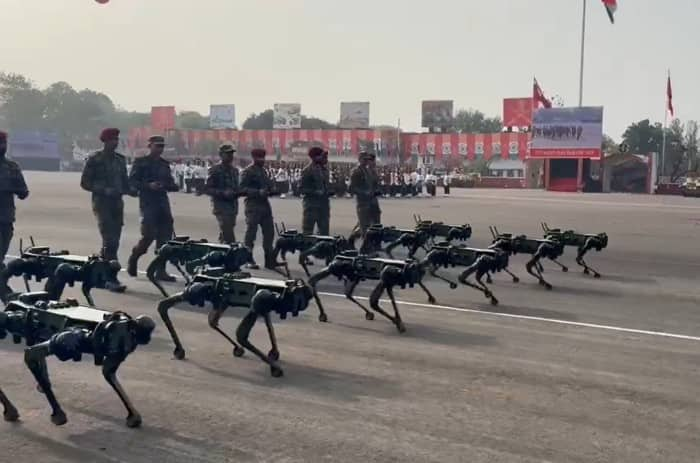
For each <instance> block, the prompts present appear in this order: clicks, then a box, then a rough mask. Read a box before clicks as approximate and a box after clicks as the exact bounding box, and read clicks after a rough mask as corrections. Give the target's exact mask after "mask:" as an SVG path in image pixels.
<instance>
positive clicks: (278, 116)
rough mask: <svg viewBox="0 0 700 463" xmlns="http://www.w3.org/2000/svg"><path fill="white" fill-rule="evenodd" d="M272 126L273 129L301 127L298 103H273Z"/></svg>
mask: <svg viewBox="0 0 700 463" xmlns="http://www.w3.org/2000/svg"><path fill="white" fill-rule="evenodd" d="M272 127H273V128H275V129H299V128H301V105H300V104H299V103H275V106H274V120H273V123H272Z"/></svg>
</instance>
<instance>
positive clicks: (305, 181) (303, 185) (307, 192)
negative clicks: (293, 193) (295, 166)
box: [299, 169, 316, 196]
mask: <svg viewBox="0 0 700 463" xmlns="http://www.w3.org/2000/svg"><path fill="white" fill-rule="evenodd" d="M299 191H301V194H302V195H304V196H313V195H314V194H315V193H316V187H315V185H314V177H313V175H312V172H311V171H310V170H308V169H307V170H303V171H302V172H301V181H300V182H299Z"/></svg>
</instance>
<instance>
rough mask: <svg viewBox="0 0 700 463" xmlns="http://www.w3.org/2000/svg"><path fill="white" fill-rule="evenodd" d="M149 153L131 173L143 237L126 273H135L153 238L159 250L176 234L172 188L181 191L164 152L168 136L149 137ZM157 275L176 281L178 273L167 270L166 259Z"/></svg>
mask: <svg viewBox="0 0 700 463" xmlns="http://www.w3.org/2000/svg"><path fill="white" fill-rule="evenodd" d="M148 148H149V149H150V153H149V154H148V155H147V156H143V157H141V158H137V159H135V160H134V165H133V167H132V168H131V174H129V184H130V185H131V188H132V189H133V190H135V191H138V195H139V209H140V210H141V240H140V241H139V242H138V243H137V244H136V246H134V249H132V251H131V256H130V257H129V264H128V266H127V273H128V274H129V275H131V276H133V277H135V276H136V272H137V264H138V260H139V257H141V256H142V255H144V254H146V252H148V248H149V247H150V246H151V244H152V243H153V241H155V242H156V248H155V249H156V250H158V249H160V247H161V246H163V245H164V244H165V243H166V242H167V241H168V240H169V239H171V238H172V237H173V230H174V227H173V214H172V212H171V211H170V201H169V200H168V192H169V191H178V187H177V185H176V184H175V180H174V179H173V175H172V172H171V171H170V163H169V162H168V161H166V160H165V159H163V158H162V157H161V155H162V154H163V150H164V149H165V139H164V138H163V137H162V136H160V135H154V136H152V137H151V138H149V139H148ZM155 277H156V278H157V279H159V280H162V281H171V282H172V281H175V277H173V276H172V275H168V274H167V273H166V272H165V261H163V265H162V266H161V267H160V268H158V269H156V274H155Z"/></svg>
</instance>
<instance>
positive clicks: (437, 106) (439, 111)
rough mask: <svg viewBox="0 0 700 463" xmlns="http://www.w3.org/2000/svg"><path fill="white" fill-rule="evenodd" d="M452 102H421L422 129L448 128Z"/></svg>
mask: <svg viewBox="0 0 700 463" xmlns="http://www.w3.org/2000/svg"><path fill="white" fill-rule="evenodd" d="M453 106H454V102H453V101H452V100H432V101H423V104H422V124H421V125H422V126H423V127H450V126H451V125H452V118H453V117H452V114H453Z"/></svg>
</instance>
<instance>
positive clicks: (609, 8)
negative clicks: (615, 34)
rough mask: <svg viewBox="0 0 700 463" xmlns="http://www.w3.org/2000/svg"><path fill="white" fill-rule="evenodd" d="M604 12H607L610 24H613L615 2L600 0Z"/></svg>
mask: <svg viewBox="0 0 700 463" xmlns="http://www.w3.org/2000/svg"><path fill="white" fill-rule="evenodd" d="M602 2H603V5H604V6H605V11H607V12H608V18H610V22H611V23H613V24H615V11H617V0H602Z"/></svg>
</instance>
